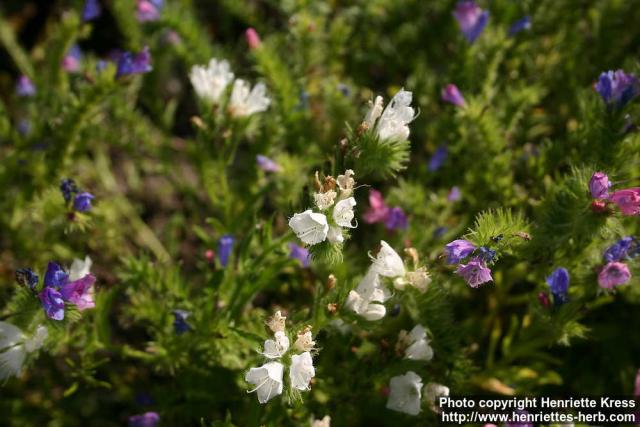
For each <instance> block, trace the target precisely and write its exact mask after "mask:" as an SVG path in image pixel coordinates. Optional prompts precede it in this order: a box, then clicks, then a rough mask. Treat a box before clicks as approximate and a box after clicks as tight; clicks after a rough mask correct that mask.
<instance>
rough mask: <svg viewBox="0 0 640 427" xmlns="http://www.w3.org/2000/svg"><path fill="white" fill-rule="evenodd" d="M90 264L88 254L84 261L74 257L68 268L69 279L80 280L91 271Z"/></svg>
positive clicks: (71, 280)
mask: <svg viewBox="0 0 640 427" xmlns="http://www.w3.org/2000/svg"><path fill="white" fill-rule="evenodd" d="M91 264H93V261H91V258H89V256H88V255H87V256H86V257H85V258H84V261H83V260H81V259H77V258H76V259H74V260H73V262H72V263H71V267H70V268H69V281H70V282H73V281H75V280H80V279H82V278H83V277H84V276H86V275H87V274H89V273H91Z"/></svg>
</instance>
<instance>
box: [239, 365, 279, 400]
mask: <svg viewBox="0 0 640 427" xmlns="http://www.w3.org/2000/svg"><path fill="white" fill-rule="evenodd" d="M283 371H284V365H283V364H282V363H280V362H269V363H266V364H264V365H262V366H261V367H259V368H251V369H250V370H249V372H247V375H246V376H245V380H246V381H247V382H249V383H251V384H254V385H255V386H256V388H254V389H253V390H250V391H249V393H253V392H254V391H257V392H258V402H260V403H267V402H268V401H269V400H270V399H272V398H274V397H276V396H277V395H279V394H281V393H282V373H283Z"/></svg>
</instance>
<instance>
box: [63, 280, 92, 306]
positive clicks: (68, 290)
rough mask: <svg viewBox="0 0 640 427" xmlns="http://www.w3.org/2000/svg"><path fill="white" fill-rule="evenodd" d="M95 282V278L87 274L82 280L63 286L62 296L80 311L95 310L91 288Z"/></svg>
mask: <svg viewBox="0 0 640 427" xmlns="http://www.w3.org/2000/svg"><path fill="white" fill-rule="evenodd" d="M95 282H96V278H95V276H94V275H92V274H87V275H86V276H84V277H82V278H81V279H78V280H75V281H73V282H68V283H65V284H64V285H62V286H61V287H60V294H61V295H62V298H63V299H64V300H65V301H69V302H70V303H72V304H75V305H76V307H78V310H80V311H83V310H87V309H89V308H94V307H95V306H96V303H95V301H94V300H93V293H92V291H91V287H92V286H93V284H94V283H95Z"/></svg>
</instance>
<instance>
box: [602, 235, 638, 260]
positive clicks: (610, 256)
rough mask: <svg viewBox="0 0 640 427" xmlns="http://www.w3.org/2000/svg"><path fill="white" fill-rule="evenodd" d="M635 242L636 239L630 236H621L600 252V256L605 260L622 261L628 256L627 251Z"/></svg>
mask: <svg viewBox="0 0 640 427" xmlns="http://www.w3.org/2000/svg"><path fill="white" fill-rule="evenodd" d="M635 242H636V240H635V239H634V238H633V237H631V236H627V237H623V238H622V239H620V240H618V241H617V242H616V243H614V244H613V245H611V246H609V247H608V248H607V250H605V251H604V254H602V258H604V261H605V262H613V261H622V260H623V259H625V258H627V257H628V256H629V251H630V249H632V247H633V246H636V247H637V244H635Z"/></svg>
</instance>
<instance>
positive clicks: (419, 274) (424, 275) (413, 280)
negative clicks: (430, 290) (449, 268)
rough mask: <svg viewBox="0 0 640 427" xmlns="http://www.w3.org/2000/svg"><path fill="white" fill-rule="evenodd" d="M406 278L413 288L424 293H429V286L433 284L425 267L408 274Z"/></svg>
mask: <svg viewBox="0 0 640 427" xmlns="http://www.w3.org/2000/svg"><path fill="white" fill-rule="evenodd" d="M405 277H406V279H407V281H408V282H409V284H410V285H411V286H413V287H414V288H416V289H417V290H419V291H420V292H422V293H424V292H426V291H427V286H429V283H431V277H429V273H428V272H427V269H426V268H424V267H420V268H418V269H417V270H416V271H410V272H408V273H407V275H406V276H405Z"/></svg>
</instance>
